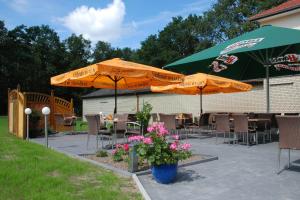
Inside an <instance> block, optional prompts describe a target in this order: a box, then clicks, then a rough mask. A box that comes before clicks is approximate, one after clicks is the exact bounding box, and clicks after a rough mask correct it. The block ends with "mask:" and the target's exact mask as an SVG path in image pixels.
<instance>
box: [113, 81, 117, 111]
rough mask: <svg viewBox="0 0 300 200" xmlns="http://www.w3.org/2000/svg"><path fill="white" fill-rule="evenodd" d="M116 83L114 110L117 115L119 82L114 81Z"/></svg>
mask: <svg viewBox="0 0 300 200" xmlns="http://www.w3.org/2000/svg"><path fill="white" fill-rule="evenodd" d="M114 81H115V110H114V114H117V83H118V81H117V80H114Z"/></svg>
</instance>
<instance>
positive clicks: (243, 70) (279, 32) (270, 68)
mask: <svg viewBox="0 0 300 200" xmlns="http://www.w3.org/2000/svg"><path fill="white" fill-rule="evenodd" d="M164 68H165V69H168V70H171V71H176V72H180V73H183V74H194V73H197V72H202V73H209V74H213V75H218V76H223V77H227V78H231V79H236V80H253V79H259V78H266V83H267V94H266V95H267V112H269V111H270V96H269V77H275V76H285V75H292V74H299V73H300V30H295V29H289V28H281V27H276V26H270V25H269V26H264V27H261V28H258V29H256V30H254V31H251V32H248V33H245V34H242V35H240V36H238V37H236V38H234V39H231V40H228V41H226V42H224V43H222V44H219V45H216V46H214V47H211V48H208V49H206V50H203V51H201V52H198V53H195V54H193V55H191V56H188V57H185V58H183V59H180V60H178V61H176V62H173V63H171V64H168V65H167V66H165V67H164Z"/></svg>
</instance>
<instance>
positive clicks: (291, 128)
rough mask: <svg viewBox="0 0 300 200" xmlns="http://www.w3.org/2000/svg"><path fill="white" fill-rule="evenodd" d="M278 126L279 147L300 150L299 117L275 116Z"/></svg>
mask: <svg viewBox="0 0 300 200" xmlns="http://www.w3.org/2000/svg"><path fill="white" fill-rule="evenodd" d="M276 119H277V123H278V128H279V148H282V149H298V150H300V117H299V116H276Z"/></svg>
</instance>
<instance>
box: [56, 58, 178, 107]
mask: <svg viewBox="0 0 300 200" xmlns="http://www.w3.org/2000/svg"><path fill="white" fill-rule="evenodd" d="M183 77H184V75H182V74H178V73H174V72H170V71H167V70H162V69H159V68H156V67H151V66H148V65H143V64H138V63H134V62H128V61H124V60H122V59H120V58H114V59H111V60H106V61H102V62H99V63H96V64H93V65H89V66H87V67H84V68H80V69H77V70H73V71H70V72H66V73H64V74H60V75H57V76H54V77H51V85H56V86H64V87H84V88H106V89H114V90H115V110H114V113H117V90H118V89H130V90H135V89H141V88H147V87H150V86H161V85H168V84H176V83H180V82H182V80H183Z"/></svg>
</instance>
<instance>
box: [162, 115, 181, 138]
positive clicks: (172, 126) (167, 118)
mask: <svg viewBox="0 0 300 200" xmlns="http://www.w3.org/2000/svg"><path fill="white" fill-rule="evenodd" d="M159 119H160V122H163V123H164V125H165V127H166V128H167V129H168V130H169V132H170V133H171V134H172V133H173V134H178V133H179V132H178V130H177V128H176V114H162V113H159Z"/></svg>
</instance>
